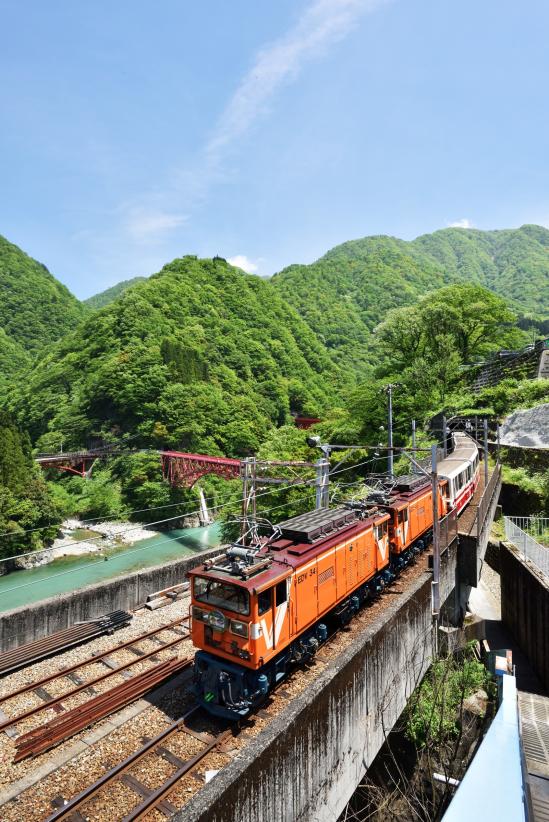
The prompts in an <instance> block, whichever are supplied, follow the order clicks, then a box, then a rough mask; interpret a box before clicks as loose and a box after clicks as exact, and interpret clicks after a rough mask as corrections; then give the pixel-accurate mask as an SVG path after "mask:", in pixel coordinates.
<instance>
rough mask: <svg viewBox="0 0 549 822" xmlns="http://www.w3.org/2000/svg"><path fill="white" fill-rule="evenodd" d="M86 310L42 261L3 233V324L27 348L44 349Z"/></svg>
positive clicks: (0, 268) (0, 315)
mask: <svg viewBox="0 0 549 822" xmlns="http://www.w3.org/2000/svg"><path fill="white" fill-rule="evenodd" d="M83 314H84V309H83V308H82V306H81V304H80V303H79V301H78V300H77V299H76V297H73V295H72V294H71V293H70V291H69V290H68V289H67V288H65V286H64V285H61V283H60V282H58V281H57V280H56V279H55V277H53V276H52V275H51V274H50V272H49V271H48V269H47V268H46V267H45V266H44V265H42V263H39V262H37V261H36V260H33V259H32V257H29V256H28V255H27V254H25V253H24V252H23V251H21V249H20V248H18V247H17V246H16V245H13V244H12V243H10V242H8V241H7V240H6V239H4V237H1V236H0V328H2V329H3V330H4V331H5V333H6V335H7V336H8V337H9V338H10V339H11V340H12V341H14V342H15V343H17V344H18V345H19V346H20V347H21V348H23V349H24V350H25V351H29V352H31V353H35V352H37V351H40V350H44V348H46V347H47V346H48V345H50V344H51V343H52V342H54V341H55V340H58V339H59V338H60V337H62V336H63V334H65V333H66V332H67V331H69V330H70V329H71V328H74V325H75V323H77V322H78V321H79V320H80V319H81V317H82V316H83Z"/></svg>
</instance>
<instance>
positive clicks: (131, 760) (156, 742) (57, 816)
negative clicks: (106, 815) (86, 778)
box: [46, 706, 232, 822]
mask: <svg viewBox="0 0 549 822" xmlns="http://www.w3.org/2000/svg"><path fill="white" fill-rule="evenodd" d="M198 711H200V708H199V707H198V706H195V707H193V708H191V709H190V710H189V711H188V712H187V713H186V714H185V715H184V716H183V717H182V718H181V719H178V720H177V721H176V722H173V723H172V724H171V725H169V726H168V727H167V728H166V729H165V730H163V731H162V732H161V733H159V734H158V735H157V736H155V737H154V739H149V740H147V741H146V742H145V744H144V745H143V747H141V748H139V750H137V751H136V752H135V753H133V754H131V755H130V756H129V757H127V759H124V761H123V762H120V763H119V764H118V765H115V766H114V768H111V770H110V771H107V773H105V774H104V775H103V776H102V777H100V778H99V779H98V780H97V781H96V782H94V783H93V784H91V785H89V786H88V787H87V788H85V789H84V790H83V791H81V793H79V794H77V795H76V796H75V797H73V799H71V800H69V801H68V802H66V803H64V804H63V805H62V806H61V807H60V808H58V810H56V811H55V812H54V813H53V814H52V815H51V816H49V817H48V818H47V820H46V822H61V820H63V819H71V820H72V819H75V818H79V814H78V811H79V809H80V808H82V807H83V806H84V805H86V804H87V803H88V802H91V801H93V799H94V797H95V796H96V795H97V794H99V793H101V792H103V791H104V790H105V789H108V788H109V786H110V785H114V784H115V783H116V782H117V781H118V780H120V781H122V782H123V783H124V784H125V785H126V786H127V787H130V788H131V789H132V790H133V791H134V793H135V794H136V795H137V796H140V797H141V798H142V801H141V802H139V803H138V804H136V806H135V807H134V808H133V809H132V810H131V811H130V812H129V814H127V816H125V817H124V820H123V822H137V820H139V819H142V818H143V817H145V816H146V815H147V814H148V813H150V811H152V810H153V809H155V810H157V811H159V812H160V813H162V814H163V815H164V816H171V814H173V813H175V811H176V810H177V808H175V807H174V806H173V805H172V804H171V803H170V802H169V799H168V796H169V794H170V792H171V791H172V790H173V789H174V788H175V787H176V785H177V783H178V782H179V780H180V779H182V778H183V777H184V776H185V775H186V774H187V773H189V772H190V771H191V770H192V769H193V768H195V767H196V766H197V765H198V764H199V763H200V762H201V761H202V760H203V759H204V758H205V757H206V756H207V755H208V754H209V753H210V752H211V751H213V750H214V749H215V748H216V747H217V746H218V745H220V744H221V743H222V742H224V741H225V739H227V738H228V737H229V736H231V735H232V731H231V730H226V731H223V732H222V733H220V734H218V735H217V736H210V735H209V734H203V733H202V734H197V733H195V732H194V731H192V730H191V729H190V728H189V727H188V726H187V720H188V719H189V718H190V717H191V716H192V715H193V714H195V713H197V712H198ZM178 732H186V733H190V734H191V735H192V736H194V737H196V738H198V739H201V740H202V741H203V742H204V743H205V746H204V748H203V749H202V750H201V751H199V752H198V753H197V754H195V755H194V756H193V757H191V758H190V759H188V760H186V761H184V760H182V759H179V758H178V757H177V756H175V755H174V754H172V753H171V752H170V751H168V750H167V749H166V748H165V747H164V746H165V744H166V742H167V741H168V740H169V739H170V737H173V736H174V735H175V734H177V733H178ZM151 754H157V755H159V756H161V757H163V758H165V759H168V760H169V761H170V762H171V763H172V764H173V765H174V767H175V771H174V772H173V773H172V775H171V776H170V777H168V779H167V780H166V781H165V782H164V783H163V784H162V785H161V786H160V787H159V788H156V789H154V790H149V789H144V786H143V785H141V783H139V781H138V780H136V779H135V778H134V777H132V776H131V775H129V774H128V771H129V770H130V769H131V768H132V767H133V766H134V765H136V764H137V763H138V762H140V761H141V760H142V759H144V758H145V757H146V756H148V755H151ZM81 818H85V817H84V816H82V817H81Z"/></svg>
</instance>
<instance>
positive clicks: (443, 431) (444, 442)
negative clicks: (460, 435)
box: [442, 416, 448, 459]
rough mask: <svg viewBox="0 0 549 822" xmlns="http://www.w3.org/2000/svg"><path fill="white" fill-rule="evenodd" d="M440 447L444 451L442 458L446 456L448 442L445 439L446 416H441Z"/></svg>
mask: <svg viewBox="0 0 549 822" xmlns="http://www.w3.org/2000/svg"><path fill="white" fill-rule="evenodd" d="M442 448H443V453H444V459H446V457H447V456H448V443H447V441H446V417H445V416H443V417H442Z"/></svg>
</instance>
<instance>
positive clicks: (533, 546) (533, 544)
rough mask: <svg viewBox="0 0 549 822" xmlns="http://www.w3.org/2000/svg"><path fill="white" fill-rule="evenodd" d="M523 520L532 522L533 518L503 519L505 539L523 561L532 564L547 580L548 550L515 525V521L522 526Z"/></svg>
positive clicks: (548, 570) (548, 575) (548, 569)
mask: <svg viewBox="0 0 549 822" xmlns="http://www.w3.org/2000/svg"><path fill="white" fill-rule="evenodd" d="M525 519H531V520H532V521H533V520H535V517H503V522H504V527H505V539H506V540H508V542H511V543H513V545H514V546H515V547H516V548H518V550H519V553H521V554H522V555H523V557H524V558H525V559H528V560H529V561H530V562H532V563H533V564H534V565H535V566H536V568H538V569H539V570H540V571H541V573H542V574H544V576H546V577H548V578H549V548H548V547H547V546H546V545H540V543H539V542H537V541H536V540H535V539H534V538H533V537H531V536H530V534H528V533H526V531H525V530H523V528H522V527H520V526H519V525H517V522H516V521H517V520H520V522H521V525H524V524H525V523H524V520H525Z"/></svg>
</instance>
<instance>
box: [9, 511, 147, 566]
mask: <svg viewBox="0 0 549 822" xmlns="http://www.w3.org/2000/svg"><path fill="white" fill-rule="evenodd" d="M159 533H160V531H156V530H154V529H153V528H150V527H148V526H147V525H146V524H144V523H139V522H98V523H94V524H93V525H92V526H91V527H90V526H88V525H87V524H86V523H84V522H81V521H80V520H78V519H67V520H65V522H63V524H62V526H61V528H60V536H59V537H58V538H57V539H56V540H54V542H53V544H52V545H51V546H50V547H49V548H46V549H45V550H43V551H36V552H35V553H33V554H29V555H28V556H23V557H18V559H17V560H15V566H16V567H17V568H37V567H38V566H40V565H47V564H48V563H49V562H53V560H54V559H59V558H60V557H69V556H84V555H86V554H101V553H102V552H103V551H105V550H108V549H109V548H116V547H118V546H121V545H133V543H134V542H140V541H141V540H144V539H150V538H151V537H155V536H157V535H158V534H159Z"/></svg>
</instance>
